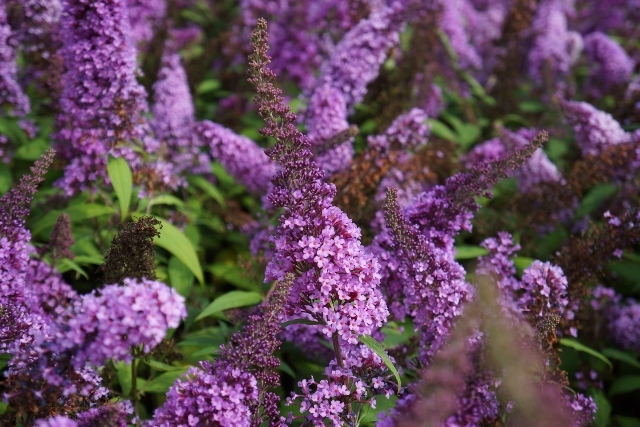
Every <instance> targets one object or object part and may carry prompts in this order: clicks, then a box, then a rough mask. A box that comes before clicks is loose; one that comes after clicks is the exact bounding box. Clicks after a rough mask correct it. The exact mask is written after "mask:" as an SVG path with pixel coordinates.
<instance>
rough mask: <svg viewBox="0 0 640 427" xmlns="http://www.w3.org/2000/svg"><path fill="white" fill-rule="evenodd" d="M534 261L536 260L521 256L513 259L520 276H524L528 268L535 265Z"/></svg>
mask: <svg viewBox="0 0 640 427" xmlns="http://www.w3.org/2000/svg"><path fill="white" fill-rule="evenodd" d="M533 261H535V259H533V258H527V257H523V256H519V257H516V258H514V259H513V265H514V266H515V267H516V271H517V272H518V274H522V272H523V271H524V270H526V268H527V267H529V266H530V265H531V264H533Z"/></svg>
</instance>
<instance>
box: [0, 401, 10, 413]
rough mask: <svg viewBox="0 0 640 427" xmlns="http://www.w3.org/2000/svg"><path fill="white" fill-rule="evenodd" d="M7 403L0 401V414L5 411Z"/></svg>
mask: <svg viewBox="0 0 640 427" xmlns="http://www.w3.org/2000/svg"><path fill="white" fill-rule="evenodd" d="M8 406H9V404H8V403H7V402H0V415H4V414H5V412H7V407H8Z"/></svg>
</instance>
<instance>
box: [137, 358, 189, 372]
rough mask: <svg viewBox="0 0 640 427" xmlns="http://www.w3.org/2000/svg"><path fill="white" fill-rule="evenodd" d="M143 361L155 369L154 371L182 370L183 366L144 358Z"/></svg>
mask: <svg viewBox="0 0 640 427" xmlns="http://www.w3.org/2000/svg"><path fill="white" fill-rule="evenodd" d="M144 363H146V364H147V365H149V366H150V367H152V368H153V369H155V370H156V371H184V368H183V367H178V366H171V365H167V364H166V363H162V362H158V361H157V360H153V359H151V360H145V361H144Z"/></svg>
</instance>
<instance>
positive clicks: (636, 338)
mask: <svg viewBox="0 0 640 427" xmlns="http://www.w3.org/2000/svg"><path fill="white" fill-rule="evenodd" d="M609 318H610V321H609V322H610V323H609V331H610V332H611V334H612V336H613V340H614V341H615V342H616V343H618V344H619V345H620V347H622V348H624V349H629V350H633V351H640V303H638V302H637V301H636V300H634V299H629V300H627V301H626V303H624V304H614V305H613V306H612V308H611V309H610V311H609Z"/></svg>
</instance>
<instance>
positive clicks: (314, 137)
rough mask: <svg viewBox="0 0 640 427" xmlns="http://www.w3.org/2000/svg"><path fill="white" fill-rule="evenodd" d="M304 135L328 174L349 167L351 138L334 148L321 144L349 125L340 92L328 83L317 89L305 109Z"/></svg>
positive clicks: (351, 149) (319, 163)
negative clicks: (325, 147)
mask: <svg viewBox="0 0 640 427" xmlns="http://www.w3.org/2000/svg"><path fill="white" fill-rule="evenodd" d="M306 116H307V118H308V119H307V120H306V125H307V134H308V136H309V139H311V141H312V143H313V145H314V148H315V151H316V152H317V154H318V156H317V158H316V162H317V163H318V165H319V166H320V167H321V168H322V169H323V170H324V171H325V172H326V173H327V174H329V175H331V174H333V173H334V172H337V171H339V170H341V169H344V168H346V167H347V166H349V164H350V162H351V159H352V157H353V154H354V150H353V145H352V144H353V138H349V139H348V140H347V141H345V142H343V143H341V144H340V145H338V146H335V147H329V148H328V149H323V148H324V147H323V145H324V144H326V143H327V142H328V141H330V140H331V139H332V138H334V137H335V136H336V135H338V134H340V133H341V132H344V131H346V130H347V129H348V128H349V122H348V121H347V105H346V103H345V101H344V97H343V96H342V92H341V91H340V90H338V89H336V88H334V87H332V86H331V85H330V84H327V83H325V84H324V85H322V86H320V87H318V88H316V90H315V91H314V92H313V95H312V96H311V99H310V100H309V107H308V109H307V112H306Z"/></svg>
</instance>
